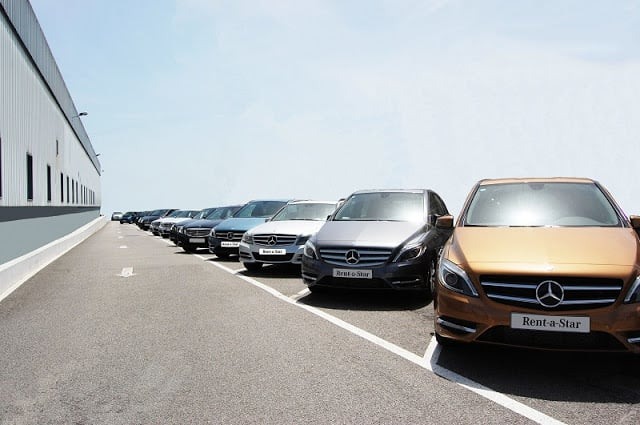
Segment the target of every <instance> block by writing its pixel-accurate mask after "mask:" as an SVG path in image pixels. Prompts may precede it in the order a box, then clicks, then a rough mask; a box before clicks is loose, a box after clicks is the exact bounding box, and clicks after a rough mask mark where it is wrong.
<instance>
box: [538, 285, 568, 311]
mask: <svg viewBox="0 0 640 425" xmlns="http://www.w3.org/2000/svg"><path fill="white" fill-rule="evenodd" d="M536 298H537V299H538V302H539V303H540V304H542V305H543V306H544V307H548V308H553V307H557V306H559V305H560V304H561V303H562V300H564V288H562V285H560V284H559V283H558V282H556V281H555V280H545V281H544V282H542V283H540V285H538V287H537V288H536Z"/></svg>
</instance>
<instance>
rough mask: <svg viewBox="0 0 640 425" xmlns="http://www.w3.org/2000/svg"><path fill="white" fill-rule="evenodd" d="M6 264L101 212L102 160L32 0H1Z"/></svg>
mask: <svg viewBox="0 0 640 425" xmlns="http://www.w3.org/2000/svg"><path fill="white" fill-rule="evenodd" d="M0 103H1V107H0V264H3V263H6V262H7V261H10V260H12V259H15V258H18V257H20V256H22V255H25V254H27V253H29V252H31V251H33V250H36V249H38V248H39V247H42V246H44V245H47V244H48V243H50V242H52V241H54V240H57V239H59V238H61V237H63V236H65V235H67V234H69V233H71V232H73V231H74V230H76V229H78V228H80V227H82V226H84V225H86V224H87V223H90V222H92V221H94V220H95V219H96V218H98V217H99V216H100V203H101V191H100V173H101V170H100V162H99V161H98V158H97V156H96V153H95V151H94V149H93V146H92V145H91V142H90V140H89V137H88V135H87V133H86V131H85V129H84V126H83V125H82V121H81V117H80V116H79V115H80V114H79V113H78V110H77V109H76V107H75V105H74V103H73V101H72V99H71V95H70V94H69V91H68V89H67V86H66V85H65V82H64V80H63V78H62V75H61V73H60V70H59V69H58V66H57V65H56V62H55V60H54V58H53V55H52V53H51V50H50V49H49V45H48V44H47V40H46V38H45V36H44V34H43V32H42V29H41V27H40V25H39V23H38V20H37V18H36V16H35V13H34V11H33V9H32V7H31V4H30V3H29V1H28V0H0Z"/></svg>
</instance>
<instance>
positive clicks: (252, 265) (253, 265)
mask: <svg viewBox="0 0 640 425" xmlns="http://www.w3.org/2000/svg"><path fill="white" fill-rule="evenodd" d="M242 265H243V266H244V268H245V269H247V270H249V271H250V272H257V271H260V270H261V269H262V263H243V264H242Z"/></svg>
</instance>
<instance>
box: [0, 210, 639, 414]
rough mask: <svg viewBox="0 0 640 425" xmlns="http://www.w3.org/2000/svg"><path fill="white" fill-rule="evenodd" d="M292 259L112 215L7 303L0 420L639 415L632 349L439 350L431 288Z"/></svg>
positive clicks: (1, 319) (1, 313)
mask: <svg viewBox="0 0 640 425" xmlns="http://www.w3.org/2000/svg"><path fill="white" fill-rule="evenodd" d="M298 272H299V270H298V269H296V268H291V267H266V268H264V270H263V271H261V272H259V273H249V272H247V271H245V270H244V269H243V267H242V265H241V263H238V262H236V261H233V260H228V261H226V260H225V261H222V260H219V259H217V258H216V257H215V256H214V255H212V254H209V253H207V252H204V251H202V252H199V253H198V254H196V255H191V254H186V253H184V252H183V251H182V249H180V248H177V247H175V246H172V244H170V243H167V241H166V240H163V239H162V238H158V237H153V236H151V235H150V234H149V233H147V232H142V231H140V230H138V229H137V227H135V226H131V225H126V224H125V225H120V224H118V223H115V222H112V223H109V224H108V225H107V226H106V227H105V228H104V229H102V230H101V231H100V232H98V233H97V234H95V235H94V236H92V237H91V238H89V239H88V240H87V241H85V242H84V243H82V244H80V245H79V246H77V247H76V248H75V249H73V250H72V251H70V252H69V253H68V254H66V255H65V256H63V257H62V258H60V259H59V260H57V261H55V262H54V263H52V264H51V265H49V266H48V267H46V268H45V269H44V270H42V271H41V272H40V273H38V274H37V275H36V276H34V277H33V278H32V279H30V280H29V281H28V282H26V283H25V284H23V285H22V286H21V287H20V288H18V289H17V290H16V291H15V292H14V293H12V294H11V295H10V296H9V297H7V298H5V299H4V300H2V301H1V302H0V356H1V357H0V359H1V361H2V367H1V368H0V423H2V424H33V423H38V424H46V423H65V424H70V423H73V424H95V423H108V424H138V423H144V424H146V423H155V424H160V423H162V424H164V423H241V424H246V423H261V424H262V423H275V424H288V423H292V424H304V423H319V424H325V423H362V424H371V423H401V424H411V423H420V424H431V423H433V424H451V423H461V424H477V423H482V424H493V423H495V424H504V423H509V424H524V423H535V422H539V423H568V424H586V423H593V424H602V423H609V424H638V423H640V367H639V366H640V362H639V360H640V358H638V357H636V356H632V355H607V354H598V355H595V354H586V353H547V352H538V351H527V350H513V349H505V348H497V347H496V348H493V347H477V346H469V347H467V346H463V347H446V348H444V349H441V348H440V347H439V346H437V344H435V342H434V341H433V339H432V331H433V325H432V315H433V310H432V308H431V305H430V302H429V300H424V299H416V298H415V297H414V296H408V295H404V294H361V293H338V294H333V293H330V294H313V295H312V294H310V293H309V292H308V291H307V290H306V289H305V286H304V285H303V283H302V280H301V279H300V278H299V276H298Z"/></svg>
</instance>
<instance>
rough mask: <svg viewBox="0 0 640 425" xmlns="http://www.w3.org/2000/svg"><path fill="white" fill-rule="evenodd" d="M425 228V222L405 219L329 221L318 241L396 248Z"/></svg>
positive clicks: (319, 233) (330, 243)
mask: <svg viewBox="0 0 640 425" xmlns="http://www.w3.org/2000/svg"><path fill="white" fill-rule="evenodd" d="M423 228H424V223H410V222H404V221H327V222H326V223H325V224H324V226H322V228H321V229H320V231H319V232H318V233H317V235H316V243H317V244H320V245H334V244H335V245H352V246H379V247H389V248H394V247H396V246H398V245H400V244H401V243H403V242H404V241H406V240H407V239H409V237H411V236H412V235H413V234H416V233H419V232H420V231H421V230H422V229H423Z"/></svg>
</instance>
